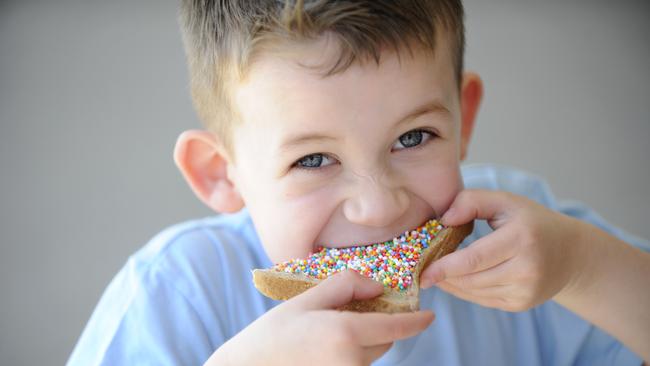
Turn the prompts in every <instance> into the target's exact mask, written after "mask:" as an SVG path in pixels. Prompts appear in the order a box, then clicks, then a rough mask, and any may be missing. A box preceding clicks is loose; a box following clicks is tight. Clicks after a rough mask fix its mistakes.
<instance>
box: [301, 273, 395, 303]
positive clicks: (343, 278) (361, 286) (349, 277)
mask: <svg viewBox="0 0 650 366" xmlns="http://www.w3.org/2000/svg"><path fill="white" fill-rule="evenodd" d="M383 292H384V286H383V285H382V284H381V283H379V282H377V281H373V280H371V279H369V278H367V277H364V276H362V275H360V274H359V273H357V272H355V271H353V270H346V271H344V272H341V273H337V274H335V275H333V276H331V277H330V278H328V279H326V280H325V281H323V282H321V283H319V284H318V285H316V286H314V287H312V288H310V289H309V290H307V291H305V292H303V293H302V294H300V295H298V296H297V297H296V301H297V302H299V303H300V304H301V305H302V307H303V308H304V309H313V310H316V309H337V308H340V307H341V306H343V305H346V304H347V303H349V302H350V301H352V300H367V299H372V298H373V297H377V296H379V295H381V294H382V293H383Z"/></svg>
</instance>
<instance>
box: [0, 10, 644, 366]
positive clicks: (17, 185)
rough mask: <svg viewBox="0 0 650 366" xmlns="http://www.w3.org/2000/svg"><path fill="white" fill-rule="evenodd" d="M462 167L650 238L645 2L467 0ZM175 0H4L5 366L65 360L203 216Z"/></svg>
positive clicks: (0, 44) (1, 330)
mask: <svg viewBox="0 0 650 366" xmlns="http://www.w3.org/2000/svg"><path fill="white" fill-rule="evenodd" d="M465 6H466V11H467V38H468V44H467V58H466V65H467V66H468V68H469V69H472V70H476V71H478V72H479V73H480V74H481V75H482V76H483V79H484V81H485V85H486V90H485V100H484V103H483V106H482V109H481V112H480V114H479V117H478V126H477V129H476V132H475V137H474V143H473V145H472V146H471V149H470V156H469V162H495V163H500V164H507V165H512V166H515V167H519V168H524V169H527V170H529V171H531V172H533V173H535V174H538V175H541V176H544V177H546V178H547V179H548V182H549V183H550V185H551V187H552V188H553V190H554V191H555V192H556V194H557V195H558V196H559V197H560V198H572V199H578V200H581V201H583V202H586V203H588V204H589V205H590V206H592V207H593V208H595V209H596V210H597V211H598V212H599V213H600V214H602V215H603V216H604V217H606V218H607V219H609V220H610V221H611V222H612V223H615V224H618V225H620V226H622V227H623V228H624V229H627V230H629V231H631V232H633V233H636V234H637V235H640V236H642V237H645V238H650V225H648V223H649V222H648V217H649V216H650V208H649V207H650V194H648V193H647V187H650V169H649V167H650V164H649V163H648V161H649V158H650V143H648V142H649V141H650V120H649V118H648V115H649V112H650V76H649V74H648V68H647V65H648V64H650V57H649V56H650V47H649V46H648V45H650V32H649V26H648V19H650V17H649V15H650V11H649V9H650V6H649V5H648V3H647V2H644V1H630V0H627V1H617V2H612V1H537V0H525V1H523V0H498V1H485V0H471V1H467V2H466V4H465ZM176 12H177V2H176V1H154V0H140V1H120V0H114V1H81V0H77V1H75V0H58V1H20V2H19V1H3V2H0V123H1V125H0V126H1V127H0V187H1V189H0V207H1V210H0V215H1V217H0V218H1V220H0V291H1V292H0V293H1V297H2V300H1V302H0V363H1V364H3V365H33V364H39V363H45V364H61V363H64V362H65V360H66V359H67V357H68V356H69V354H70V352H71V350H72V348H73V346H74V344H75V342H76V340H77V339H78V337H79V335H80V333H81V331H82V329H83V327H84V325H85V323H86V322H87V320H88V318H89V316H90V314H91V312H92V309H93V308H94V306H95V305H96V303H97V302H98V300H99V297H100V295H101V293H102V292H103V290H104V288H105V287H106V286H107V284H108V283H109V281H110V279H111V278H112V277H113V276H114V275H115V273H116V272H117V271H118V270H119V269H120V267H121V266H122V265H123V264H124V263H125V261H126V260H127V257H128V256H129V255H130V254H131V253H133V252H134V251H135V250H137V249H138V248H139V247H141V246H142V245H143V244H144V243H146V241H147V240H148V239H149V238H150V237H151V236H153V235H154V234H155V233H156V232H158V231H160V230H161V229H162V228H164V227H165V226H168V225H170V224H173V223H175V222H179V221H182V220H186V219H190V218H196V217H201V216H204V215H209V214H211V213H210V211H208V210H207V209H206V208H204V207H202V206H201V204H200V203H199V202H198V201H197V200H196V199H195V198H194V197H193V195H192V194H191V192H190V190H189V189H188V188H187V187H186V186H185V184H184V182H183V181H182V180H181V177H180V174H179V173H177V171H176V170H175V167H174V164H173V162H172V159H171V156H172V155H171V152H172V147H173V144H174V141H175V138H176V136H177V135H178V134H179V133H180V132H181V131H182V130H184V129H188V128H195V127H199V123H198V121H197V118H196V116H195V114H194V112H193V110H192V106H191V101H190V97H189V89H188V77H187V73H186V65H185V60H184V55H183V50H182V45H181V41H180V35H179V31H178V25H177V21H176Z"/></svg>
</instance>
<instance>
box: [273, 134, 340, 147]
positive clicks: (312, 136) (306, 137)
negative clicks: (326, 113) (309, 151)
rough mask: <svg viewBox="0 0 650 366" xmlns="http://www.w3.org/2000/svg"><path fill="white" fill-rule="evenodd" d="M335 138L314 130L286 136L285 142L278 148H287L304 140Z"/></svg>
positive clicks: (331, 139)
mask: <svg viewBox="0 0 650 366" xmlns="http://www.w3.org/2000/svg"><path fill="white" fill-rule="evenodd" d="M333 140H336V138H334V137H331V136H325V135H321V134H318V133H314V132H309V133H306V134H300V135H296V136H293V137H290V138H288V139H287V140H286V141H285V142H283V143H282V144H281V145H280V150H283V151H284V150H288V149H290V148H292V147H294V146H298V145H302V144H304V143H306V142H319V141H333Z"/></svg>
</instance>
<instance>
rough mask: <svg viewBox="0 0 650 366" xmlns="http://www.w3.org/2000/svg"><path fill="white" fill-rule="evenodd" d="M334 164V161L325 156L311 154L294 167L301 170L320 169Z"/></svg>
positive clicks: (297, 162)
mask: <svg viewBox="0 0 650 366" xmlns="http://www.w3.org/2000/svg"><path fill="white" fill-rule="evenodd" d="M331 164H334V159H333V158H331V157H329V156H327V155H325V154H310V155H306V156H303V157H302V158H300V159H299V160H298V161H296V162H295V163H294V164H293V165H294V166H295V167H296V168H301V169H318V168H322V167H324V166H328V165H331Z"/></svg>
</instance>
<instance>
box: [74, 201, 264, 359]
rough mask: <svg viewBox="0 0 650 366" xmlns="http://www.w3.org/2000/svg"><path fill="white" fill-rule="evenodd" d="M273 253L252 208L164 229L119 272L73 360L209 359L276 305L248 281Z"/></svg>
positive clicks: (82, 337) (108, 288)
mask: <svg viewBox="0 0 650 366" xmlns="http://www.w3.org/2000/svg"><path fill="white" fill-rule="evenodd" d="M267 261H269V259H268V258H267V257H266V254H265V253H264V251H263V250H262V248H261V245H260V244H259V240H258V239H257V235H256V233H255V230H254V229H253V225H252V222H251V220H250V216H249V215H248V212H247V211H246V210H242V211H241V212H239V213H237V214H232V215H219V216H215V217H208V218H203V219H198V220H191V221H187V222H183V223H179V224H176V225H173V226H170V227H168V228H167V229H164V230H163V231H161V232H160V233H159V234H157V235H156V236H154V237H153V238H152V239H151V240H150V241H149V242H148V243H147V244H146V245H145V246H144V247H142V248H141V249H140V250H138V251H137V252H136V253H135V254H133V255H132V256H131V257H129V259H128V261H127V262H126V264H125V265H124V267H123V268H122V269H121V270H120V271H119V272H118V274H117V275H116V276H115V277H114V278H113V280H112V281H111V283H110V284H109V286H108V287H107V289H106V290H105V291H104V294H103V295H102V298H101V300H100V302H99V304H98V305H97V307H96V308H95V310H94V312H93V315H92V316H91V318H90V321H89V322H88V324H87V326H86V328H85V330H84V332H83V333H82V336H81V338H80V339H79V342H78V343H77V346H76V347H75V350H74V352H73V354H72V355H71V358H70V361H69V364H71V365H76V364H79V365H82V364H83V365H90V364H104V363H106V364H140V363H143V362H144V363H154V364H200V363H202V362H204V361H205V360H206V359H207V357H209V355H210V353H211V352H212V351H213V350H214V347H213V346H214V345H218V344H221V343H223V342H224V341H225V340H227V339H228V338H229V337H231V336H233V335H234V334H236V333H237V332H239V331H240V330H241V329H242V328H243V327H245V326H246V325H247V324H248V323H250V321H252V320H253V319H255V318H257V317H258V316H260V315H261V314H262V313H264V312H265V311H266V310H267V309H269V308H270V307H272V306H273V305H274V303H272V302H271V301H270V300H266V299H263V298H262V297H261V296H260V295H258V294H257V293H256V292H255V291H253V290H254V288H253V287H252V286H251V285H250V282H251V281H252V279H251V275H250V271H251V269H253V268H259V266H262V265H267ZM235 315H236V316H235ZM202 331H204V332H205V333H201V332H202ZM179 339H203V341H196V342H189V343H188V342H178V340H179ZM144 344H147V345H148V346H147V347H149V351H150V352H149V354H148V355H143V354H141V350H140V349H139V347H143V345H144ZM154 359H155V361H156V362H151V361H152V360H154Z"/></svg>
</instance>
